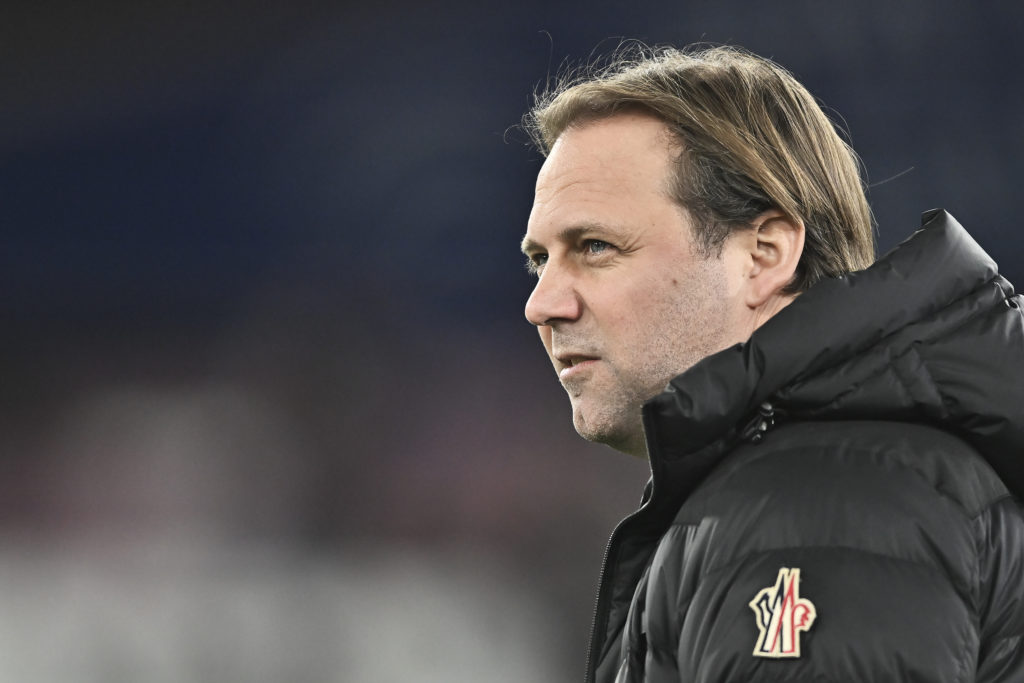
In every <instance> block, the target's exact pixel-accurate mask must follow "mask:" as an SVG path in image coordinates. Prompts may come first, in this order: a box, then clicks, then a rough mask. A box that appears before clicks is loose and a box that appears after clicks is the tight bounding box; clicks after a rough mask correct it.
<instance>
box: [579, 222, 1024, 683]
mask: <svg viewBox="0 0 1024 683" xmlns="http://www.w3.org/2000/svg"><path fill="white" fill-rule="evenodd" d="M924 222H925V227H924V229H923V230H921V231H919V232H918V233H916V234H915V235H914V236H913V237H912V238H911V239H909V240H907V241H906V242H905V243H904V244H902V245H901V246H900V247H899V248H897V249H896V250H894V251H893V252H892V253H891V254H889V255H888V256H887V257H885V258H884V259H882V260H881V261H879V262H878V263H876V264H875V265H874V266H872V267H871V268H869V269H868V270H866V271H863V272H861V273H856V274H852V275H849V276H847V277H844V278H841V279H838V280H830V281H827V282H822V283H819V284H818V285H816V286H815V287H813V288H812V289H811V290H810V291H808V292H806V293H805V294H803V295H801V296H800V297H798V298H797V300H796V301H795V302H794V303H793V304H791V305H790V306H789V307H787V308H785V309H784V310H782V311H781V312H780V313H779V314H778V315H776V316H775V317H774V318H772V319H771V320H770V321H768V323H766V324H765V325H764V326H762V327H761V328H760V329H758V330H757V332H755V333H754V335H753V336H752V337H751V339H750V341H749V342H748V343H746V344H743V345H739V346H736V347H733V348H730V349H727V350H725V351H723V352H722V353H719V354H716V355H714V356H711V357H709V358H707V359H705V360H704V361H703V362H701V363H699V364H698V365H696V366H694V367H693V368H691V369H690V370H689V371H688V372H686V373H685V374H683V375H680V376H679V377H677V378H675V379H674V380H672V382H671V384H670V385H669V388H668V390H667V391H666V392H665V393H663V394H661V395H659V396H657V397H655V398H654V399H652V400H651V401H649V402H648V403H647V404H646V405H645V406H644V424H645V428H646V431H647V439H648V448H649V451H650V458H651V471H652V479H651V483H650V484H649V485H648V490H647V492H646V495H645V501H644V503H643V505H642V506H641V508H640V510H639V511H638V512H636V513H635V514H633V515H632V516H630V517H629V518H627V519H626V520H624V521H623V522H622V523H621V524H620V525H619V527H618V528H617V529H616V531H615V533H614V535H613V536H612V540H611V541H610V543H609V547H608V553H607V558H606V562H605V567H604V571H603V572H602V581H601V588H600V593H599V596H598V611H597V615H596V618H595V624H594V633H593V638H592V642H591V653H590V662H589V666H588V681H591V680H597V681H601V682H604V681H659V682H667V681H688V682H689V681H693V682H700V683H711V682H715V681H875V682H878V681H901V682H908V681H929V682H932V683H934V682H938V681H985V682H991V683H996V682H998V683H1004V682H1006V683H1008V682H1010V681H1015V682H1024V642H1022V641H1024V512H1022V508H1021V504H1020V502H1019V501H1020V499H1021V497H1022V494H1024V315H1022V311H1021V306H1022V302H1021V297H1020V296H1016V297H1015V296H1014V293H1013V289H1012V287H1011V286H1010V284H1009V283H1008V282H1007V281H1006V280H1005V279H1003V278H1002V277H1000V276H999V275H998V274H997V271H996V266H995V263H993V261H992V260H991V259H990V258H989V257H988V256H987V255H986V254H985V253H984V252H983V251H982V250H981V248H980V247H979V246H978V245H977V244H976V243H975V242H974V241H973V240H972V239H971V237H970V236H969V235H968V234H967V233H966V232H965V231H964V229H963V228H961V227H960V226H959V225H958V224H957V223H956V221H954V220H953V219H952V218H951V217H950V216H949V215H948V214H946V213H945V212H940V211H936V212H930V213H929V214H926V215H925V221H924Z"/></svg>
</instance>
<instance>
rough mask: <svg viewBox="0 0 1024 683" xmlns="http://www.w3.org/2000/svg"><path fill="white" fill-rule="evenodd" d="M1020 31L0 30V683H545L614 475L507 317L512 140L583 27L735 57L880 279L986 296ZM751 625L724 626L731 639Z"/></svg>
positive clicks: (725, 10) (1021, 141) (96, 14)
mask: <svg viewBox="0 0 1024 683" xmlns="http://www.w3.org/2000/svg"><path fill="white" fill-rule="evenodd" d="M1022 29H1024V6H1022V5H1019V4H1015V3H1009V2H1004V3H997V2H992V3H987V2H986V3H967V2H954V1H953V0H937V1H926V0H912V1H909V2H901V3H892V2H882V1H880V0H865V1H863V2H834V3H833V2H812V1H810V0H805V1H803V2H785V3H745V2H738V1H736V0H730V1H725V2H715V3H710V2H674V3H668V2H646V3H612V2H595V3H586V4H583V3H579V4H575V5H571V4H564V5H563V4H557V3H546V2H539V1H538V0H525V1H524V2H518V3H502V4H500V5H499V4H495V5H493V6H488V5H484V4H480V3H469V2H464V3H447V4H431V3H412V2H396V1H387V0H385V1H384V2H382V3H378V4H377V5H376V6H375V7H369V6H367V5H366V4H364V3H359V4H356V3H326V2H321V3H302V4H299V3H296V4H288V5H287V6H286V5H285V3H276V4H271V3H267V4H262V5H259V4H252V3H248V4H246V3H231V2H226V1H225V0H216V1H212V2H206V3H178V2H174V3H172V2H167V1H161V2H149V3H127V2H122V3H117V2H99V3H88V4H87V3H69V2H64V3H60V2H47V1H45V0H44V1H41V2H37V3H31V4H30V3H20V4H19V5H18V6H14V7H10V6H8V7H5V8H4V9H3V10H2V11H0V57H2V58H0V198H2V202H0V207H2V208H0V211H2V214H0V216H2V218H0V224H2V235H3V240H2V248H0V301H2V308H0V314H2V316H3V318H4V321H3V324H2V328H0V329H2V332H0V351H2V353H0V377H2V381H0V679H3V680H24V681H58V680H59V681H105V682H106V681H119V680H124V681H137V682H148V681H174V682H175V683H180V682H182V681H201V680H217V681H225V682H227V681H249V682H251V681H282V680H292V681H346V682H347V681H387V680H418V681H480V680H487V681H539V682H544V681H562V680H573V679H574V678H575V677H576V676H578V675H581V673H582V663H583V662H582V660H583V655H584V651H585V646H586V633H587V629H588V626H589V621H590V612H591V606H592V602H593V591H594V585H595V582H596V578H597V569H598V565H599V561H600V558H601V555H602V552H603V548H604V543H605V540H606V537H607V534H608V533H609V532H610V530H611V528H612V526H613V525H614V523H615V521H616V520H617V519H618V518H619V517H620V516H622V515H623V514H625V513H626V512H628V511H629V510H630V509H631V507H632V506H633V505H634V504H635V502H636V501H637V499H638V496H639V493H640V489H641V487H642V485H643V483H644V481H645V479H646V469H645V466H644V465H643V464H642V463H640V462H636V461H630V460H629V459H628V458H626V457H624V456H619V455H618V454H615V453H613V452H611V451H608V450H606V449H604V448H601V447H597V446H592V445H588V444H585V443H582V442H581V441H580V440H578V438H577V437H576V436H575V434H574V433H573V431H572V428H571V424H570V420H569V412H568V405H567V401H566V399H565V398H564V395H563V392H562V390H561V389H560V387H559V386H558V384H557V381H556V380H555V378H554V376H553V373H552V372H551V370H550V368H549V366H548V365H547V361H546V359H545V357H544V355H543V353H542V351H541V348H540V345H539V343H538V342H537V340H536V336H535V332H534V331H533V329H531V328H530V327H529V326H528V325H527V324H526V323H525V322H524V320H523V318H522V305H523V303H524V301H525V298H526V296H527V294H528V292H529V290H530V287H531V281H530V278H529V276H528V275H527V274H526V273H525V271H524V270H523V268H522V267H521V257H520V256H519V254H518V247H517V245H518V241H519V239H520V237H521V236H522V233H523V231H524V228H525V221H526V218H527V215H528V212H529V207H530V202H531V194H532V184H533V177H534V175H535V173H536V171H537V169H538V167H539V165H540V158H539V155H538V154H537V153H536V152H534V151H532V150H531V149H529V148H528V147H527V146H526V145H524V144H523V141H524V136H523V135H522V134H521V133H517V132H516V131H515V130H514V128H512V127H514V125H515V124H516V123H517V122H518V120H519V117H520V115H521V114H522V112H523V111H524V109H525V108H526V107H527V106H528V105H529V103H530V93H531V92H532V91H533V89H534V87H535V86H536V85H537V84H538V83H539V82H542V81H543V80H544V79H545V78H546V76H547V74H549V73H552V72H555V71H557V69H558V68H559V66H560V65H561V64H563V62H565V61H566V60H569V61H571V62H578V61H579V60H581V59H584V58H586V57H587V56H588V55H590V54H591V53H592V51H595V50H596V52H597V53H601V52H606V51H607V50H608V49H610V48H611V47H614V46H615V45H616V44H617V43H618V39H619V38H620V37H622V36H626V37H631V38H640V39H643V40H645V41H647V42H650V43H662V42H671V43H675V44H689V43H693V42H698V41H708V42H713V43H728V44H736V45H742V46H745V47H748V48H750V49H752V50H754V51H755V52H758V53H760V54H764V55H766V56H770V57H772V58H774V59H776V60H777V61H778V62H780V63H781V64H783V65H784V66H786V67H787V68H789V69H791V70H792V71H793V72H794V73H795V74H796V75H797V77H798V78H799V79H801V80H802V81H803V82H804V83H805V84H806V85H807V86H808V87H809V88H810V89H811V91H812V92H814V93H815V94H816V95H817V96H818V97H820V98H821V99H822V100H823V101H824V102H825V103H826V104H827V105H828V107H829V108H830V109H831V110H834V112H838V115H841V116H842V118H843V119H844V120H845V122H846V126H847V127H848V128H849V130H850V133H851V138H852V142H853V145H854V146H855V148H856V149H857V150H858V151H859V152H860V154H861V156H862V157H863V160H864V163H865V166H866V168H867V171H868V175H869V181H870V183H871V185H872V187H871V200H872V204H873V207H874V210H875V214H876V218H877V220H878V224H879V243H880V246H881V247H882V249H883V250H885V249H888V248H890V247H892V246H893V245H895V244H896V243H897V242H898V241H899V240H901V239H902V238H903V237H905V236H906V235H908V234H909V233H910V232H911V231H912V230H913V229H914V228H916V227H917V225H918V217H919V214H920V212H921V211H923V210H925V209H928V208H932V207H936V206H942V207H945V208H947V209H949V210H950V211H951V212H953V214H954V215H955V216H957V217H958V218H959V219H960V220H961V222H963V223H964V224H965V225H966V226H967V227H968V228H969V229H970V230H971V231H972V232H973V234H974V235H975V237H976V238H977V239H978V240H979V242H981V244H982V245H983V246H984V247H985V248H986V249H988V250H989V251H990V253H991V254H992V255H993V256H994V257H995V258H996V259H997V260H998V261H999V262H1000V265H1001V267H1002V269H1003V271H1004V273H1005V274H1007V275H1009V276H1010V278H1011V279H1012V280H1015V281H1016V282H1018V283H1024V237H1022V235H1021V230H1020V228H1019V227H1018V216H1017V213H1018V211H1019V209H1018V207H1017V200H1018V192H1019V191H1020V190H1019V185H1018V184H1019V183H1020V182H1021V181H1022V180H1024V173H1022V171H1024V168H1022V165H1024V134H1022V132H1021V128H1022V127H1021V112H1022V111H1024V96H1022V88H1021V86H1022V78H1021V76H1020V72H1021V65H1022V64H1024V48H1022V47H1021V45H1022V41H1021V40H1020V36H1021V35H1022ZM751 632H752V634H753V633H754V630H753V624H752V629H751Z"/></svg>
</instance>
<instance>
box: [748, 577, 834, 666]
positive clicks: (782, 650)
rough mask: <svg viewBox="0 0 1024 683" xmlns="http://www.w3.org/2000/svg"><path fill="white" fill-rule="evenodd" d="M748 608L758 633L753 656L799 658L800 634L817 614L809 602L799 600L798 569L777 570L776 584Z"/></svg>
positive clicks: (752, 601) (759, 593)
mask: <svg viewBox="0 0 1024 683" xmlns="http://www.w3.org/2000/svg"><path fill="white" fill-rule="evenodd" d="M750 609H752V610H754V614H756V615H757V628H758V629H759V630H760V631H761V635H759V636H758V638H757V645H756V646H755V647H754V656H756V657H772V658H780V657H799V656H800V632H801V631H806V630H807V629H809V628H810V627H811V624H813V623H814V618H815V617H816V616H818V615H817V612H816V611H815V609H814V605H813V604H812V603H811V601H810V600H807V599H806V598H801V597H800V570H799V569H789V568H786V567H783V568H782V569H780V570H779V575H778V577H777V578H776V579H775V585H774V586H771V587H769V588H763V589H761V590H760V591H759V592H758V594H757V595H756V596H755V597H754V599H753V600H751V601H750Z"/></svg>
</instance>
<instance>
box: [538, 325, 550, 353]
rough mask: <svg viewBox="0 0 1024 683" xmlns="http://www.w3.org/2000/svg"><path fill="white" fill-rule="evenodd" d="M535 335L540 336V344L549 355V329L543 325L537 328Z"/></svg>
mask: <svg viewBox="0 0 1024 683" xmlns="http://www.w3.org/2000/svg"><path fill="white" fill-rule="evenodd" d="M537 333H538V334H540V342H541V343H542V344H543V345H544V349H545V350H546V351H547V352H548V353H549V354H550V353H551V328H550V327H548V326H546V325H544V326H541V327H538V328H537Z"/></svg>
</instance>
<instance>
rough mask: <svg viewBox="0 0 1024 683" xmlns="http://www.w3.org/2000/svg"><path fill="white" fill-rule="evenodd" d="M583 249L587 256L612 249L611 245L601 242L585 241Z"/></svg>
mask: <svg viewBox="0 0 1024 683" xmlns="http://www.w3.org/2000/svg"><path fill="white" fill-rule="evenodd" d="M583 248H584V249H585V250H586V252H587V253H588V254H595V255H596V254H601V253H604V252H606V251H608V250H609V249H611V248H612V245H610V244H608V243H607V242H604V241H602V240H587V241H586V242H584V243H583Z"/></svg>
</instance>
